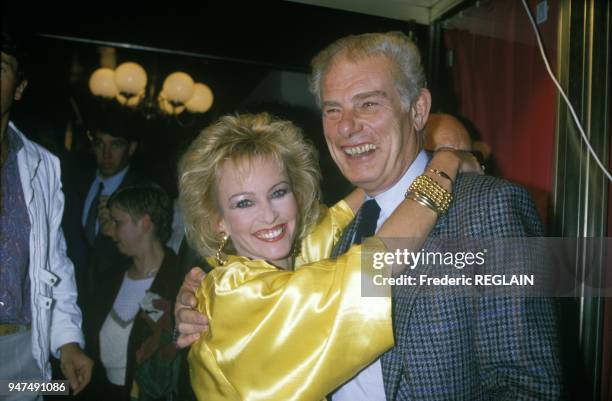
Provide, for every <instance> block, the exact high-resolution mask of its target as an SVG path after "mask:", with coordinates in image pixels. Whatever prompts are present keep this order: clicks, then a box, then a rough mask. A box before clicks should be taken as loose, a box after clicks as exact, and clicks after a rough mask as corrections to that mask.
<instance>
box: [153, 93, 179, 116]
mask: <svg viewBox="0 0 612 401" xmlns="http://www.w3.org/2000/svg"><path fill="white" fill-rule="evenodd" d="M157 103H158V105H159V108H160V109H161V110H162V111H163V112H164V113H165V114H170V115H173V114H181V113H182V112H183V111H185V106H184V105H176V106H175V105H173V104H172V103H170V101H169V100H168V98H167V97H166V93H165V92H164V91H163V90H162V91H161V92H160V93H159V97H158V98H157Z"/></svg>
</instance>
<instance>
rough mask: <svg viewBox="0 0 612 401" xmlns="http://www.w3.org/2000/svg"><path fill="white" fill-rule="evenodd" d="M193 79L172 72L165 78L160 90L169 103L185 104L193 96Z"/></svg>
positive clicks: (180, 73)
mask: <svg viewBox="0 0 612 401" xmlns="http://www.w3.org/2000/svg"><path fill="white" fill-rule="evenodd" d="M193 86H194V85H193V79H191V77H190V76H189V75H187V74H185V73H184V72H173V73H172V74H170V75H168V77H166V80H165V81H164V86H163V88H162V90H163V91H164V94H165V98H166V99H168V100H169V101H170V102H176V103H185V102H186V101H187V100H189V98H190V97H191V96H192V95H193Z"/></svg>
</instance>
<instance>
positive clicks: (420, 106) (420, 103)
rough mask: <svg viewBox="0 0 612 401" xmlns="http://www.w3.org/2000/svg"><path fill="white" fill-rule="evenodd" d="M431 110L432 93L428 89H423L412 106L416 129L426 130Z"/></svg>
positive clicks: (413, 122)
mask: <svg viewBox="0 0 612 401" xmlns="http://www.w3.org/2000/svg"><path fill="white" fill-rule="evenodd" d="M430 109H431V93H430V92H429V90H428V89H426V88H423V89H421V92H420V93H419V96H418V97H417V99H416V100H415V102H414V103H413V104H412V108H411V112H412V124H413V125H414V129H415V130H417V131H421V130H422V129H423V128H425V124H426V123H427V119H428V118H429V110H430Z"/></svg>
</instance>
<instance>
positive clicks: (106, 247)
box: [63, 106, 142, 321]
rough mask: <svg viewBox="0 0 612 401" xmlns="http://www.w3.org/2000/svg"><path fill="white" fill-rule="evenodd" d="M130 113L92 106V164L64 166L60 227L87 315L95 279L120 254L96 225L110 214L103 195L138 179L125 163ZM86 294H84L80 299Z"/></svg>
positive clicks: (132, 143) (131, 148)
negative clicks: (82, 167) (63, 208)
mask: <svg viewBox="0 0 612 401" xmlns="http://www.w3.org/2000/svg"><path fill="white" fill-rule="evenodd" d="M134 122H135V116H134V115H133V112H132V111H131V110H123V109H122V108H120V107H114V106H109V108H106V109H101V110H97V111H96V112H94V113H92V114H91V116H90V118H89V120H88V126H89V130H90V133H91V145H92V151H93V155H94V158H95V163H96V169H95V170H93V169H91V170H87V169H86V170H84V171H83V170H79V169H72V170H73V171H70V172H67V173H70V174H71V175H70V176H69V177H66V187H67V190H66V198H67V199H66V206H67V212H66V215H65V216H64V222H63V226H64V231H65V232H66V240H67V243H68V255H69V256H70V257H71V259H72V260H73V261H74V263H75V265H76V272H77V285H78V287H79V297H80V299H79V302H80V304H81V305H82V306H83V307H84V308H85V310H84V314H85V318H86V321H87V320H89V313H88V309H89V304H90V303H91V302H95V297H96V295H95V294H94V292H95V291H94V290H95V288H96V286H95V282H96V280H97V278H99V277H100V275H101V274H105V273H106V272H108V271H109V270H111V269H113V268H117V267H118V266H119V265H121V264H122V263H121V262H122V261H123V260H124V256H122V255H121V254H120V252H119V250H118V249H117V247H116V246H115V244H114V243H113V241H112V239H111V238H110V237H108V236H105V235H103V233H102V232H101V227H102V226H103V223H104V222H105V221H106V220H107V219H108V218H109V211H108V208H107V207H106V200H107V199H108V198H109V197H110V195H112V194H113V192H115V191H116V190H117V189H119V188H121V187H124V186H127V185H131V184H136V183H138V182H141V181H142V179H141V178H140V176H139V175H138V174H137V173H136V172H135V171H134V169H133V168H131V166H130V163H131V160H132V157H133V156H134V154H135V152H136V149H137V147H138V142H137V141H136V139H135V137H136V136H135V131H136V126H135V124H134ZM84 297H89V299H83V298H84Z"/></svg>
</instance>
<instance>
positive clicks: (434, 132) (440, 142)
mask: <svg viewBox="0 0 612 401" xmlns="http://www.w3.org/2000/svg"><path fill="white" fill-rule="evenodd" d="M423 147H424V148H425V149H426V150H430V151H434V150H436V149H439V148H445V147H446V148H454V149H460V150H472V139H471V138H470V134H469V133H468V131H467V129H466V128H465V127H464V125H463V124H461V122H460V121H459V120H457V119H456V118H455V117H453V116H451V115H449V114H443V113H432V114H430V115H429V119H428V120H427V125H426V126H425V138H424V143H423Z"/></svg>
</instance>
